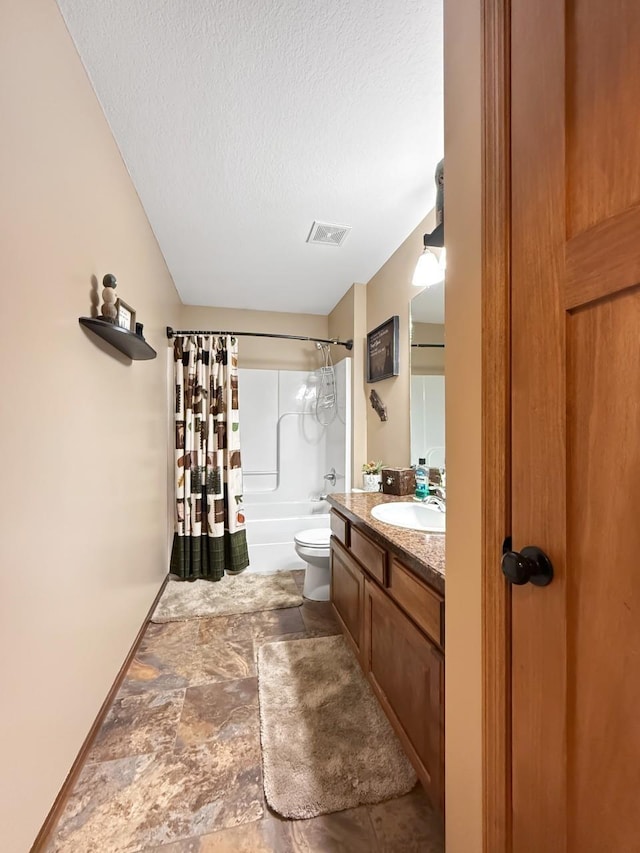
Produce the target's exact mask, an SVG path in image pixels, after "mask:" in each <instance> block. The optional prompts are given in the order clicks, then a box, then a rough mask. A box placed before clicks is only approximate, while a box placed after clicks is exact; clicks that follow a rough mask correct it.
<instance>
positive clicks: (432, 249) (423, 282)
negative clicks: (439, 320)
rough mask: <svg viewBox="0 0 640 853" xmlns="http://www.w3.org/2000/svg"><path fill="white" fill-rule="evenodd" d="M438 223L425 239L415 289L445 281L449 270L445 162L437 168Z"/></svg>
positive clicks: (416, 269)
mask: <svg viewBox="0 0 640 853" xmlns="http://www.w3.org/2000/svg"><path fill="white" fill-rule="evenodd" d="M436 186H437V188H438V192H437V195H436V222H437V223H438V224H437V225H436V227H435V228H434V229H433V231H432V232H431V234H425V235H424V237H423V243H424V251H423V253H422V254H421V255H420V257H419V258H418V263H417V264H416V268H415V270H414V273H413V278H412V279H411V284H413V285H415V287H432V286H433V285H434V284H440V282H441V281H444V274H445V270H446V268H447V250H446V249H445V246H444V160H441V161H440V162H439V163H438V165H437V166H436Z"/></svg>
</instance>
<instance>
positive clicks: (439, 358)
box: [411, 323, 444, 462]
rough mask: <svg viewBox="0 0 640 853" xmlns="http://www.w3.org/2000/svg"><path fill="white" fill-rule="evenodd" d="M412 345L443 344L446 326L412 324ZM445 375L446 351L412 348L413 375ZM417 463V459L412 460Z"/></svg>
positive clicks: (440, 324) (439, 324)
mask: <svg viewBox="0 0 640 853" xmlns="http://www.w3.org/2000/svg"><path fill="white" fill-rule="evenodd" d="M411 343H414V344H443V343H444V325H443V324H442V323H412V325H411ZM443 373H444V349H441V348H436V347H434V348H433V349H432V348H422V347H412V348H411V374H412V375H427V374H430V375H441V374H443ZM411 461H412V462H415V461H416V460H415V459H412V460H411Z"/></svg>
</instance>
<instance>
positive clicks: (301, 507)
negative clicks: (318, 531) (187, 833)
mask: <svg viewBox="0 0 640 853" xmlns="http://www.w3.org/2000/svg"><path fill="white" fill-rule="evenodd" d="M257 497H258V496H257V495H246V496H245V503H244V514H245V518H246V522H247V543H248V545H249V568H248V569H247V572H255V573H266V572H276V571H289V570H291V569H304V567H305V564H304V562H303V561H302V560H301V559H300V558H299V557H298V555H297V554H296V552H295V548H294V547H293V537H294V536H295V534H296V533H298V532H299V531H300V530H309V528H312V527H329V504H328V503H327V501H279V502H274V503H268V502H267V501H264V500H263V501H260V500H259V499H258V500H255V499H256V498H257ZM252 498H254V500H252Z"/></svg>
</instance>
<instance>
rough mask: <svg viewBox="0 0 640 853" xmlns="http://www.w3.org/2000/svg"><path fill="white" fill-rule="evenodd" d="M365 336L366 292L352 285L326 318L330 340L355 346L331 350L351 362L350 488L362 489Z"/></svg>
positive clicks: (360, 285)
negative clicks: (336, 339) (351, 341)
mask: <svg viewBox="0 0 640 853" xmlns="http://www.w3.org/2000/svg"><path fill="white" fill-rule="evenodd" d="M366 334H367V288H366V285H364V284H354V285H352V286H351V287H350V289H349V290H348V291H347V292H346V293H345V295H344V296H343V297H342V299H341V300H340V302H338V304H337V305H336V306H335V308H334V309H333V310H332V311H331V313H330V314H329V337H330V338H339V339H340V340H348V339H349V338H351V339H352V340H353V342H354V344H353V349H352V350H351V351H350V352H349V351H347V350H346V349H345V348H344V347H332V348H331V355H332V357H333V359H334V361H335V362H338V361H341V360H342V359H343V358H345V357H346V356H350V358H351V387H352V395H351V447H352V454H351V458H352V461H353V465H352V485H353V486H354V487H356V488H360V487H361V485H362V465H363V463H364V462H365V461H366V460H367V406H368V402H367V388H366V385H365V373H364V371H365V361H364V353H365V339H366Z"/></svg>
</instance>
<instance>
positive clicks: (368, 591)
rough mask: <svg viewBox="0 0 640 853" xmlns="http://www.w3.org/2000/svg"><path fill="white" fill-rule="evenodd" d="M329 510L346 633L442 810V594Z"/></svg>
mask: <svg viewBox="0 0 640 853" xmlns="http://www.w3.org/2000/svg"><path fill="white" fill-rule="evenodd" d="M331 515H332V519H333V517H334V516H336V520H335V522H333V523H332V529H333V530H334V536H333V537H332V539H331V601H332V602H333V606H334V609H335V611H336V614H337V616H338V619H339V622H340V625H341V627H342V629H343V633H344V635H345V638H346V639H347V641H348V642H349V644H350V645H351V646H352V648H353V650H354V652H355V654H356V657H357V659H358V661H359V663H360V666H361V667H362V669H363V671H364V673H365V675H366V677H367V679H368V680H369V682H370V684H371V687H372V689H373V691H374V693H375V694H376V696H377V698H378V700H379V702H380V705H381V706H382V709H383V710H384V712H385V714H386V715H387V717H388V719H389V721H390V722H391V724H392V726H393V727H394V729H395V730H396V732H397V734H398V736H399V738H400V740H401V741H402V744H403V746H404V748H405V751H406V753H407V755H408V756H409V758H410V759H411V762H412V764H413V766H414V767H415V770H416V773H417V774H418V777H419V779H420V781H421V782H422V784H423V786H424V788H425V790H426V791H427V793H428V795H429V797H430V799H431V802H432V803H433V805H434V806H436V807H439V808H440V809H441V810H442V811H444V654H443V651H442V647H443V643H444V599H443V597H442V596H441V595H440V594H439V593H438V592H437V591H436V590H434V589H432V588H431V587H429V586H428V585H427V584H426V583H424V582H423V581H422V580H421V579H419V578H417V577H416V576H415V575H414V574H413V573H412V572H411V571H410V570H409V569H407V568H406V567H405V566H403V565H402V563H401V562H400V561H399V560H398V559H397V558H396V557H395V556H393V555H392V554H390V553H388V552H387V551H385V550H384V549H383V548H381V547H380V545H379V544H377V543H375V542H373V541H371V539H369V538H368V537H367V534H366V533H365V531H364V530H362V529H359V528H357V527H356V526H355V525H354V524H352V523H350V522H349V521H347V520H346V519H345V518H343V517H342V516H340V515H339V514H338V513H337V512H336V511H335V510H333V511H332V513H331ZM336 530H338V531H340V533H341V534H342V535H341V537H340V541H338V540H337V538H336V536H335V531H336ZM343 542H346V543H349V544H348V545H344V544H342V543H343Z"/></svg>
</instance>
